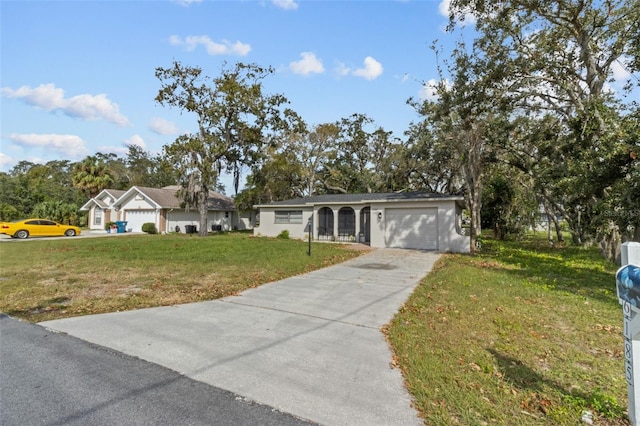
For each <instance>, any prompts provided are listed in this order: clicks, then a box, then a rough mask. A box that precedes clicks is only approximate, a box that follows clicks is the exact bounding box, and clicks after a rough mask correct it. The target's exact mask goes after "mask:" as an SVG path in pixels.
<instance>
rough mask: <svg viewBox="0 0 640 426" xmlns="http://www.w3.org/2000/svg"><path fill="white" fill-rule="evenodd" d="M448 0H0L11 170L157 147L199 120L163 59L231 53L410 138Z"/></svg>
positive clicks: (206, 58)
mask: <svg viewBox="0 0 640 426" xmlns="http://www.w3.org/2000/svg"><path fill="white" fill-rule="evenodd" d="M448 2H449V0H431V1H429V0H369V1H364V0H362V1H359V0H351V1H339V0H335V1H331V0H315V1H312V0H234V1H218V0H175V1H174V0H139V1H126V0H123V1H106V0H105V1H80V0H77V1H57V0H47V1H32V0H15V1H14V0H0V61H1V62H0V125H1V127H0V171H9V170H10V169H11V168H12V167H13V166H15V165H16V164H17V163H18V162H19V161H23V160H26V161H31V162H35V163H44V162H46V161H50V160H59V159H65V160H71V161H79V160H81V159H83V158H84V157H86V156H87V155H93V154H95V153H96V152H103V153H109V152H113V153H117V154H118V155H121V156H123V155H125V154H126V151H127V145H129V144H135V145H139V146H141V147H142V148H143V149H145V150H146V151H149V152H152V153H158V152H161V151H162V147H163V146H164V145H166V144H170V143H171V142H173V141H174V140H175V139H176V137H177V136H179V135H180V134H183V133H189V132H193V131H195V130H196V125H195V124H196V120H195V117H194V116H192V115H189V114H180V112H179V111H178V110H175V109H170V108H168V107H162V106H160V105H158V104H156V103H155V102H154V98H155V96H156V95H157V93H158V90H159V88H160V82H159V81H158V80H157V78H156V77H155V74H154V72H155V69H156V68H157V67H169V66H171V64H172V63H173V61H179V62H181V63H183V64H184V65H189V66H197V67H200V68H202V69H203V71H204V74H206V75H208V76H210V77H216V76H218V75H219V73H220V70H221V67H222V64H223V63H224V62H226V63H228V64H234V63H235V62H244V63H256V64H258V65H261V66H271V67H273V68H274V69H275V70H276V72H275V74H273V75H271V76H269V77H268V78H267V79H266V80H265V81H264V90H265V92H266V93H269V94H276V93H279V94H283V95H284V96H285V97H287V98H288V99H289V101H290V105H289V106H290V107H291V108H292V109H293V110H295V111H296V112H298V113H299V114H300V115H301V116H302V118H303V119H304V120H305V121H306V122H307V123H308V124H309V125H311V126H313V125H318V124H322V123H328V122H334V121H337V120H339V119H341V118H346V117H349V116H350V115H352V114H355V113H358V114H366V115H367V116H369V117H370V118H372V119H373V120H374V122H375V125H376V126H377V127H382V128H384V129H385V130H387V131H392V132H393V133H394V135H395V136H397V137H400V138H403V132H404V131H405V130H407V129H408V127H409V124H410V123H411V122H413V121H417V120H418V119H419V117H418V116H417V115H416V113H415V111H414V110H413V109H412V108H411V107H409V106H408V105H407V104H406V101H407V99H409V98H410V97H414V98H416V97H417V98H421V97H423V96H425V94H426V92H427V90H425V86H424V85H423V83H424V82H428V81H434V79H436V78H437V72H436V63H435V55H434V54H433V52H432V51H431V49H430V46H431V44H432V43H433V42H434V40H436V39H437V40H438V41H439V44H441V45H443V46H444V48H445V51H447V49H448V48H450V47H451V45H452V43H453V41H454V40H453V38H454V37H459V36H460V33H458V34H456V35H455V36H453V35H449V34H446V33H445V31H444V27H445V26H446V24H447V16H446V10H447V4H448ZM624 74H625V73H622V75H620V76H619V77H620V78H621V79H624V78H628V74H626V75H624ZM614 77H618V76H614ZM223 183H225V184H226V185H227V192H229V190H230V188H231V186H230V185H228V181H227V182H225V181H224V180H223Z"/></svg>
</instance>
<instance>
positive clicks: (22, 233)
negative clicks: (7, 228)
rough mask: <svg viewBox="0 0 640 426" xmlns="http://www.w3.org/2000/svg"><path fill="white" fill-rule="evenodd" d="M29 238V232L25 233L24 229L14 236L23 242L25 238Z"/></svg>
mask: <svg viewBox="0 0 640 426" xmlns="http://www.w3.org/2000/svg"><path fill="white" fill-rule="evenodd" d="M28 236H29V232H28V231H25V230H24V229H21V230H19V231H18V232H16V233H15V234H14V237H16V238H20V239H21V240H24V239H25V238H27V237H28Z"/></svg>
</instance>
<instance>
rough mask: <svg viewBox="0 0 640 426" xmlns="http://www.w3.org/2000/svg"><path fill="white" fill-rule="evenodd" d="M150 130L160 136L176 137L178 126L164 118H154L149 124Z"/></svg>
mask: <svg viewBox="0 0 640 426" xmlns="http://www.w3.org/2000/svg"><path fill="white" fill-rule="evenodd" d="M149 130H151V131H152V132H153V133H156V134H158V135H175V134H176V133H178V126H176V125H175V123H172V122H171V121H168V120H165V119H164V118H160V117H154V118H152V119H151V123H149Z"/></svg>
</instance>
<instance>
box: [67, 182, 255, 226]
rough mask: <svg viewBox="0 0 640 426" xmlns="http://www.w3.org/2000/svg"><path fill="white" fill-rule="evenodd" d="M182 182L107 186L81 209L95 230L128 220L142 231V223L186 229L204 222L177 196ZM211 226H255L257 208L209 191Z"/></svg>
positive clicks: (208, 222) (208, 218)
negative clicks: (245, 208)
mask: <svg viewBox="0 0 640 426" xmlns="http://www.w3.org/2000/svg"><path fill="white" fill-rule="evenodd" d="M179 189H180V187H179V186H168V187H165V188H145V187H139V186H133V187H131V188H130V189H129V190H127V191H117V190H112V189H105V190H103V191H102V192H100V193H99V194H98V195H97V196H95V197H94V198H92V199H91V200H89V201H88V202H87V203H85V205H83V206H82V207H81V208H80V210H86V211H88V212H89V217H88V224H89V229H91V230H104V227H105V224H106V223H107V222H115V221H126V222H127V225H126V228H127V231H129V232H142V225H143V224H144V223H147V222H151V223H154V224H155V225H156V229H158V231H159V232H175V231H176V230H177V229H178V230H179V231H180V232H185V230H186V226H187V225H190V226H196V227H199V226H200V213H199V212H198V210H197V209H190V210H189V211H186V210H185V209H184V208H182V207H181V204H182V201H181V200H180V199H179V198H178V197H177V196H176V193H177V191H178V190H179ZM208 204H209V214H208V217H207V229H208V230H222V231H230V230H233V229H251V228H252V227H253V224H254V221H255V213H254V212H240V213H239V212H238V211H237V210H236V208H235V205H234V202H233V199H232V198H230V197H227V196H226V195H223V194H220V193H217V192H211V193H210V194H209V200H208Z"/></svg>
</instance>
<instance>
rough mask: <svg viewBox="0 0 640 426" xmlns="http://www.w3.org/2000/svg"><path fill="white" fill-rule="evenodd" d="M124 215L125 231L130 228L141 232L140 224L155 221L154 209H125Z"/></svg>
mask: <svg viewBox="0 0 640 426" xmlns="http://www.w3.org/2000/svg"><path fill="white" fill-rule="evenodd" d="M125 217H126V219H125V220H126V221H127V231H128V230H129V229H131V231H132V232H142V224H144V223H147V222H151V223H156V212H155V210H127V211H126V214H125ZM156 226H157V225H156Z"/></svg>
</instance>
